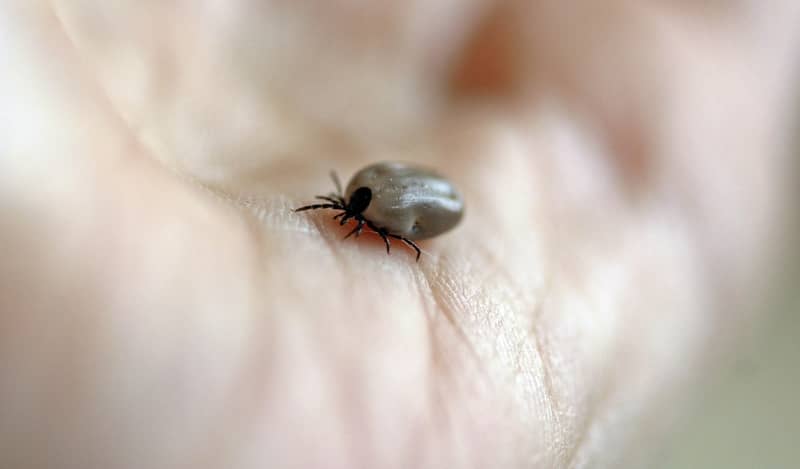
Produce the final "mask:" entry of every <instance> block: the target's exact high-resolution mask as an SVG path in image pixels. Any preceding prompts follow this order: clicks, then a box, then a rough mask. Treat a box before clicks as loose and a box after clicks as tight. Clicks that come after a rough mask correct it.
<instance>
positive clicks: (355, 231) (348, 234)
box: [344, 220, 364, 239]
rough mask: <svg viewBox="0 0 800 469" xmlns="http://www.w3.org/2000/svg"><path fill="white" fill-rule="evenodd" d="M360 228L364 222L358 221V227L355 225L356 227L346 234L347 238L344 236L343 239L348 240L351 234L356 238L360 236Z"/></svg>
mask: <svg viewBox="0 0 800 469" xmlns="http://www.w3.org/2000/svg"><path fill="white" fill-rule="evenodd" d="M362 228H364V220H358V225H356V227H355V228H353V231H351V232H349V233H347V236H345V237H344V239H347V238H349V237H350V236H352V235H353V234H355V235H356V238H358V236H359V235H360V234H361V229H362Z"/></svg>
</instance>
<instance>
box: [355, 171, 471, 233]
mask: <svg viewBox="0 0 800 469" xmlns="http://www.w3.org/2000/svg"><path fill="white" fill-rule="evenodd" d="M360 187H368V188H369V189H370V190H371V191H372V200H371V201H370V204H369V206H368V207H367V209H366V210H365V211H364V217H365V218H366V219H367V220H370V221H371V222H372V223H374V224H375V225H376V226H377V227H379V228H385V229H387V230H388V231H389V232H390V233H393V234H397V235H400V236H405V237H406V238H408V239H410V240H414V241H416V240H420V239H427V238H432V237H434V236H437V235H439V234H442V233H444V232H445V231H448V230H450V229H451V228H453V227H454V226H456V225H457V224H458V222H459V221H461V218H462V217H463V215H464V201H463V199H462V198H461V195H460V194H459V193H458V191H456V189H455V188H454V187H453V185H452V184H451V183H450V182H449V181H448V180H446V179H445V178H443V177H442V176H440V175H439V174H437V173H436V172H434V171H432V170H430V169H427V168H422V167H419V166H414V165H410V164H406V163H393V162H389V163H386V162H384V163H377V164H374V165H371V166H367V167H366V168H364V169H362V170H361V171H359V172H357V173H356V174H355V175H354V176H353V178H352V179H350V182H349V183H348V184H347V189H346V190H345V199H346V200H349V199H350V196H351V195H352V193H353V192H355V190H356V189H358V188H360Z"/></svg>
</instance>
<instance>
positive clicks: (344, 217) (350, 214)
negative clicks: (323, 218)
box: [339, 212, 353, 225]
mask: <svg viewBox="0 0 800 469" xmlns="http://www.w3.org/2000/svg"><path fill="white" fill-rule="evenodd" d="M345 213H346V212H345ZM351 218H353V214H352V213H346V214H345V216H343V217H342V219H341V220H339V224H340V225H344V224H345V223H347V220H349V219H351Z"/></svg>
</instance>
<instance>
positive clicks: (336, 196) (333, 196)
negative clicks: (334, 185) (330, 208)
mask: <svg viewBox="0 0 800 469" xmlns="http://www.w3.org/2000/svg"><path fill="white" fill-rule="evenodd" d="M328 197H330V198H331V199H334V200H336V202H338V203H340V204H342V207H344V206H345V205H347V204H346V203H345V202H344V197H342V196H341V195H339V194H335V193H333V192H331V193H330V194H328Z"/></svg>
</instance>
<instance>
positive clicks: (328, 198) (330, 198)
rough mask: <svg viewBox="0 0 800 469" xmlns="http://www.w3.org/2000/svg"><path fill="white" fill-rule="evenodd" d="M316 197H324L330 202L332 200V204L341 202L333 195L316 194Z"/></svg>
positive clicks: (323, 198)
mask: <svg viewBox="0 0 800 469" xmlns="http://www.w3.org/2000/svg"><path fill="white" fill-rule="evenodd" d="M314 197H316V198H318V199H322V200H327V201H328V202H330V203H332V204H338V203H339V201H338V200H337V199H334V198H333V197H327V196H324V195H315V196H314Z"/></svg>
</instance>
